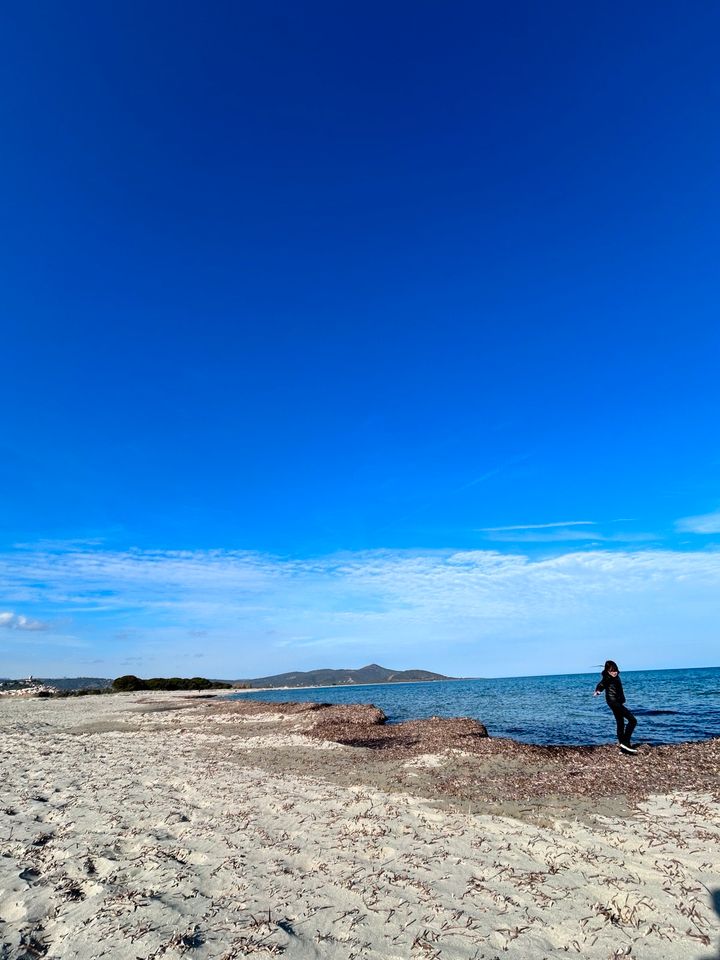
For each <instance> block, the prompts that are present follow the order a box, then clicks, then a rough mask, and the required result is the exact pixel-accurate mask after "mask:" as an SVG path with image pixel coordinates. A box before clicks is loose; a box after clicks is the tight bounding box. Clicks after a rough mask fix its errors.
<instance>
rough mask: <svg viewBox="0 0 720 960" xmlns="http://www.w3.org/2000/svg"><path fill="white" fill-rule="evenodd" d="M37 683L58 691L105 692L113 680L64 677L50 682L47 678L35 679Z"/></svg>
mask: <svg viewBox="0 0 720 960" xmlns="http://www.w3.org/2000/svg"><path fill="white" fill-rule="evenodd" d="M33 680H35V681H36V683H44V684H45V686H47V687H55V688H56V689H58V690H104V689H105V687H109V686H110V684H111V683H112V680H108V679H107V677H62V678H61V679H59V680H48V679H47V678H46V677H42V678H41V677H33Z"/></svg>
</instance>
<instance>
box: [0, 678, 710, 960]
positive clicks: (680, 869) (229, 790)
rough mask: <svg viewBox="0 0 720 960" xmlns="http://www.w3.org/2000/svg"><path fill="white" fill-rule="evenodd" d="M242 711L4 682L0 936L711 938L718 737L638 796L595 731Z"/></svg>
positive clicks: (376, 949)
mask: <svg viewBox="0 0 720 960" xmlns="http://www.w3.org/2000/svg"><path fill="white" fill-rule="evenodd" d="M253 709H254V708H253V706H252V705H248V704H247V703H245V704H243V706H242V707H239V706H238V705H236V704H229V703H227V702H221V701H219V700H207V699H201V698H193V697H189V698H188V697H186V696H183V695H178V694H153V695H147V694H143V695H137V694H120V695H114V696H98V697H84V698H68V699H52V700H42V699H31V698H23V699H20V698H18V699H8V700H4V701H3V702H1V703H0V731H1V732H2V739H1V740H0V758H1V761H0V774H1V777H2V781H1V786H0V789H1V791H2V794H1V797H0V853H1V854H2V856H0V958H2V960H16V958H21V957H23V958H35V957H47V958H70V957H76V958H83V960H89V958H99V957H112V958H118V960H124V958H128V960H136V958H142V960H151V958H159V957H167V958H175V957H181V956H182V957H187V958H192V960H194V958H197V960H201V958H209V957H213V958H224V960H231V958H239V957H258V958H262V957H268V956H281V955H282V956H285V957H288V958H293V960H295V958H297V960H300V958H316V957H317V958H324V957H327V958H348V960H349V958H358V960H360V958H363V960H364V958H368V960H376V958H377V960H379V958H384V960H401V958H402V960H405V958H437V960H442V958H458V960H460V958H463V960H465V958H467V960H470V958H475V960H500V958H506V957H507V958H518V960H519V958H523V960H542V958H549V957H559V956H568V955H569V956H580V957H583V958H602V960H608V958H619V957H626V956H630V957H632V958H636V960H643V958H644V960H651V958H652V960H654V958H658V960H660V958H663V960H674V958H677V960H717V958H718V957H719V956H720V955H719V954H718V942H719V940H720V918H719V916H718V910H720V800H719V799H718V787H720V771H718V769H717V767H716V766H714V765H715V764H716V757H717V752H718V751H717V744H715V745H714V746H713V745H711V746H710V747H708V748H707V749H706V750H705V752H704V753H703V752H702V748H701V750H699V751H698V752H697V753H696V754H695V755H694V758H695V759H694V760H693V764H694V766H693V769H696V770H697V776H696V777H695V778H694V779H693V780H692V781H691V782H690V783H688V784H687V788H686V789H682V790H681V789H677V785H676V784H672V785H671V786H672V788H668V789H667V790H664V791H662V792H657V791H656V792H652V793H648V794H647V795H643V791H642V789H641V787H640V786H639V785H638V783H637V780H638V776H639V775H637V776H636V775H635V772H634V768H632V767H626V768H623V767H619V768H618V770H619V771H620V773H619V774H618V782H620V783H622V776H623V769H624V770H625V771H627V776H628V779H629V782H630V781H632V789H629V790H627V791H625V792H618V787H617V784H616V783H615V781H612V782H611V783H610V785H609V787H608V784H607V782H606V780H607V778H605V777H603V776H602V771H603V769H606V768H607V769H608V770H609V769H611V767H610V764H611V763H612V764H616V763H617V755H616V751H614V750H612V749H611V748H609V747H608V748H600V750H599V751H595V752H590V751H586V752H582V751H575V752H572V751H570V752H568V751H567V750H565V751H561V752H560V753H556V754H553V753H552V752H550V753H547V752H543V751H542V750H540V751H539V752H533V751H532V748H530V750H529V751H528V749H527V748H523V747H520V746H518V745H513V744H512V743H511V742H509V741H504V742H498V741H493V740H492V739H490V740H488V739H487V738H480V737H477V738H470V739H468V737H467V730H465V732H464V733H463V736H464V737H465V740H464V741H463V743H462V745H461V746H458V745H457V743H454V741H453V738H452V736H450V737H448V742H447V743H446V744H444V745H442V746H438V744H437V743H436V742H435V741H433V740H432V737H431V738H430V740H429V742H430V743H431V745H432V748H431V749H425V746H424V745H423V742H421V741H420V740H419V739H418V738H415V740H413V742H412V743H410V742H409V741H408V742H407V743H400V744H399V745H397V744H395V745H393V746H392V748H391V749H390V750H389V751H388V752H387V753H384V751H383V749H378V747H377V745H375V747H372V746H364V747H358V746H351V745H348V744H347V743H338V742H335V741H334V740H333V739H332V738H331V739H326V738H325V737H323V738H318V737H317V735H315V736H312V735H311V736H308V732H309V731H310V729H311V727H313V726H314V725H315V724H316V722H317V716H316V715H314V714H313V712H312V711H307V710H306V709H304V710H297V709H295V708H293V709H291V710H289V711H288V712H282V708H280V709H278V708H277V705H272V709H271V710H270V709H269V708H268V705H263V706H262V707H258V708H257V710H258V712H257V713H253ZM340 725H341V726H342V727H343V729H346V727H347V724H346V723H344V722H343V723H341V724H340ZM325 726H326V736H330V733H329V732H328V731H329V728H330V726H331V725H330V724H328V723H327V722H326V723H325ZM345 739H347V737H345ZM407 739H408V738H406V740H407ZM411 739H412V738H411ZM678 755H681V754H678ZM671 756H672V755H671V754H668V753H665V754H662V753H656V754H653V753H652V752H651V753H649V754H648V755H646V756H645V757H641V758H640V760H639V763H640V766H639V767H638V768H637V770H639V771H640V772H641V773H642V771H643V769H645V770H646V771H647V776H648V778H649V780H650V781H652V777H651V776H650V775H651V773H652V769H653V763H661V762H665V761H668V758H671ZM663 758H664V759H663ZM668 762H669V761H668ZM528 764H530V766H531V767H533V769H535V770H536V774H535V776H533V777H532V778H527V777H524V775H521V774H522V771H523V770H524V769H526V768H527V765H528ZM642 764H645V767H643V766H642ZM533 765H534V766H533ZM570 770H574V776H572V777H571V776H570V775H569V773H568V771H570ZM598 771H600V780H601V787H602V789H599V790H598V796H597V798H595V799H593V796H592V795H591V793H592V791H589V790H588V788H587V784H588V783H592V782H595V781H596V780H597V776H596V774H597V772H598ZM631 773H633V776H632V777H631V776H630V774H631ZM543 776H544V777H545V779H544V780H543ZM553 777H554V779H553ZM463 778H464V780H463ZM538 778H539V780H540V782H541V786H542V784H543V783H544V784H545V787H544V788H543V789H536V790H535V792H533V791H532V790H531V789H530V786H529V784H530V783H531V782H532V783H537V781H538ZM594 778H595V779H594ZM571 781H573V782H574V781H578V783H579V784H580V786H579V787H578V788H573V789H570V788H567V789H565V790H564V791H563V790H562V789H560V788H559V787H558V784H568V783H570V782H571ZM458 784H460V787H458V786H457V785H458ZM471 787H472V789H471Z"/></svg>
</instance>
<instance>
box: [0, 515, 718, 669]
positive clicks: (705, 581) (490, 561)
mask: <svg viewBox="0 0 720 960" xmlns="http://www.w3.org/2000/svg"><path fill="white" fill-rule="evenodd" d="M578 523H579V522H578ZM543 531H545V532H552V530H548V529H546V528H541V529H540V530H539V531H536V532H538V533H543ZM530 532H531V533H532V532H533V531H532V530H531V531H530ZM0 589H2V593H3V595H4V596H6V597H22V603H23V606H24V608H25V609H28V607H30V608H32V609H33V610H34V611H35V612H36V614H37V616H38V617H46V618H50V619H53V620H54V621H55V622H58V618H60V617H62V616H65V617H66V618H68V620H69V621H70V622H71V623H72V632H73V635H74V636H76V637H79V638H80V640H78V641H77V643H82V644H83V646H84V648H85V653H84V656H85V657H87V655H88V653H90V654H95V655H102V657H103V658H104V659H105V660H106V662H107V663H108V664H109V665H112V664H115V665H117V666H118V667H119V666H120V664H122V663H127V662H135V661H132V660H131V659H130V658H132V657H142V658H143V661H150V660H151V659H152V658H154V659H155V662H156V663H157V665H158V669H159V670H160V671H161V672H162V671H164V670H166V669H167V670H172V671H173V672H176V671H177V670H181V669H182V667H183V664H186V663H187V660H188V658H189V657H193V656H194V655H195V654H197V653H198V652H202V653H204V654H205V660H204V663H205V664H206V665H207V666H206V667H204V669H205V670H206V672H207V673H208V675H213V676H226V677H242V676H258V675H264V674H267V673H272V672H280V671H282V670H285V669H291V668H292V669H303V668H310V667H318V666H351V665H353V664H354V665H357V666H359V665H361V664H362V663H363V662H368V661H370V660H377V659H381V661H382V658H383V657H384V659H385V660H388V661H389V664H390V666H395V667H401V666H420V667H427V668H428V669H438V670H442V671H444V672H451V673H455V674H463V675H472V674H478V673H492V672H495V673H498V672H500V673H503V672H504V673H532V672H542V671H543V670H545V671H547V669H548V664H547V662H546V661H548V660H549V661H551V662H552V663H554V664H556V667H557V669H558V670H563V669H566V670H572V669H576V668H581V667H582V665H583V664H585V663H596V662H599V661H602V660H603V659H604V658H606V657H607V655H612V654H607V653H606V650H607V645H608V644H613V649H617V647H616V646H614V645H615V644H621V645H622V646H623V647H628V648H631V649H633V650H634V651H635V656H637V657H638V658H640V659H641V660H642V662H641V663H640V664H639V665H643V664H645V665H648V664H652V663H653V662H659V663H662V662H667V657H668V656H670V655H673V656H677V652H678V649H681V650H682V653H683V655H685V656H690V655H691V653H692V650H693V649H694V645H699V646H698V647H697V652H696V654H695V656H694V657H693V660H694V661H695V662H702V661H703V659H705V660H707V657H708V656H709V654H708V655H702V654H701V652H699V651H700V648H702V649H705V648H707V649H708V650H709V649H711V648H712V649H714V646H713V645H714V644H715V643H716V627H715V624H716V622H717V617H718V614H719V613H720V600H719V599H718V598H720V553H714V552H706V551H703V552H695V553H688V552H685V553H683V552H678V551H670V550H647V549H645V550H643V549H637V548H636V549H634V550H629V549H623V550H616V549H614V550H608V549H605V550H600V549H594V550H585V551H571V552H565V553H563V554H561V555H559V556H553V557H546V558H540V559H537V558H531V557H528V556H525V555H524V554H522V553H521V552H518V551H515V552H513V553H501V552H499V551H496V550H475V551H466V552H453V551H449V550H445V551H390V550H386V551H368V552H359V553H346V554H335V555H332V556H323V557H315V558H310V559H290V558H281V557H273V556H263V555H259V554H253V553H246V552H240V551H137V550H136V551H128V552H120V551H109V550H88V549H77V550H71V551H68V552H65V553H58V552H53V551H47V550H24V551H15V552H13V553H12V554H4V555H2V554H0ZM15 602H18V603H19V602H20V601H19V600H17V601H15ZM13 616H14V615H13ZM37 622H38V623H40V622H41V621H40V620H38V621H37ZM43 636H44V637H46V638H47V641H48V643H54V642H55V639H56V638H55V636H54V634H52V631H47V632H46V633H45V634H43ZM681 637H682V644H679V640H680V638H681ZM57 641H58V647H59V648H60V647H61V646H62V645H63V643H64V644H65V645H66V646H67V644H68V637H67V636H66V637H64V638H57ZM703 644H705V647H703ZM88 648H89V649H88ZM198 648H200V649H198ZM604 653H605V657H604V656H603V654H604ZM318 657H319V658H320V659H319V660H318ZM578 658H579V659H578ZM658 658H660V660H659V661H658ZM625 660H626V662H627V657H626V658H625ZM340 661H342V662H340ZM28 666H35V664H34V663H33V664H28ZM108 669H109V670H111V669H112V667H111V666H109V667H108ZM33 672H35V673H38V672H39V671H38V670H37V669H34V670H33ZM64 672H67V670H65V671H64ZM120 672H124V671H122V670H120Z"/></svg>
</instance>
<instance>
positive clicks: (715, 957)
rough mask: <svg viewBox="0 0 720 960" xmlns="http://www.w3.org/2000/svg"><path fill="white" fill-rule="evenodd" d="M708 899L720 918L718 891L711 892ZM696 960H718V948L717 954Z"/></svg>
mask: <svg viewBox="0 0 720 960" xmlns="http://www.w3.org/2000/svg"><path fill="white" fill-rule="evenodd" d="M710 897H711V899H712V905H713V910H714V911H715V913H716V914H717V915H718V916H719V917H720V890H711V891H710ZM698 960H720V948H718V952H717V953H714V954H713V955H712V956H705V957H698Z"/></svg>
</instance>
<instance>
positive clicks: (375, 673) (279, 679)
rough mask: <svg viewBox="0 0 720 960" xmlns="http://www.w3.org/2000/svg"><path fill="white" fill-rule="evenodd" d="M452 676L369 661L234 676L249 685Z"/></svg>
mask: <svg viewBox="0 0 720 960" xmlns="http://www.w3.org/2000/svg"><path fill="white" fill-rule="evenodd" d="M453 679H455V678H454V677H446V676H443V674H442V673H431V672H430V671H429V670H388V669H387V667H380V666H378V664H377V663H370V664H368V666H367V667H361V668H360V669H359V670H308V671H306V672H305V673H302V672H296V673H278V674H276V676H274V677H256V678H255V679H254V680H236V681H234V682H235V683H236V684H244V685H245V686H249V687H333V686H338V685H342V686H351V685H353V684H360V683H408V682H411V681H413V680H453Z"/></svg>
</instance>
